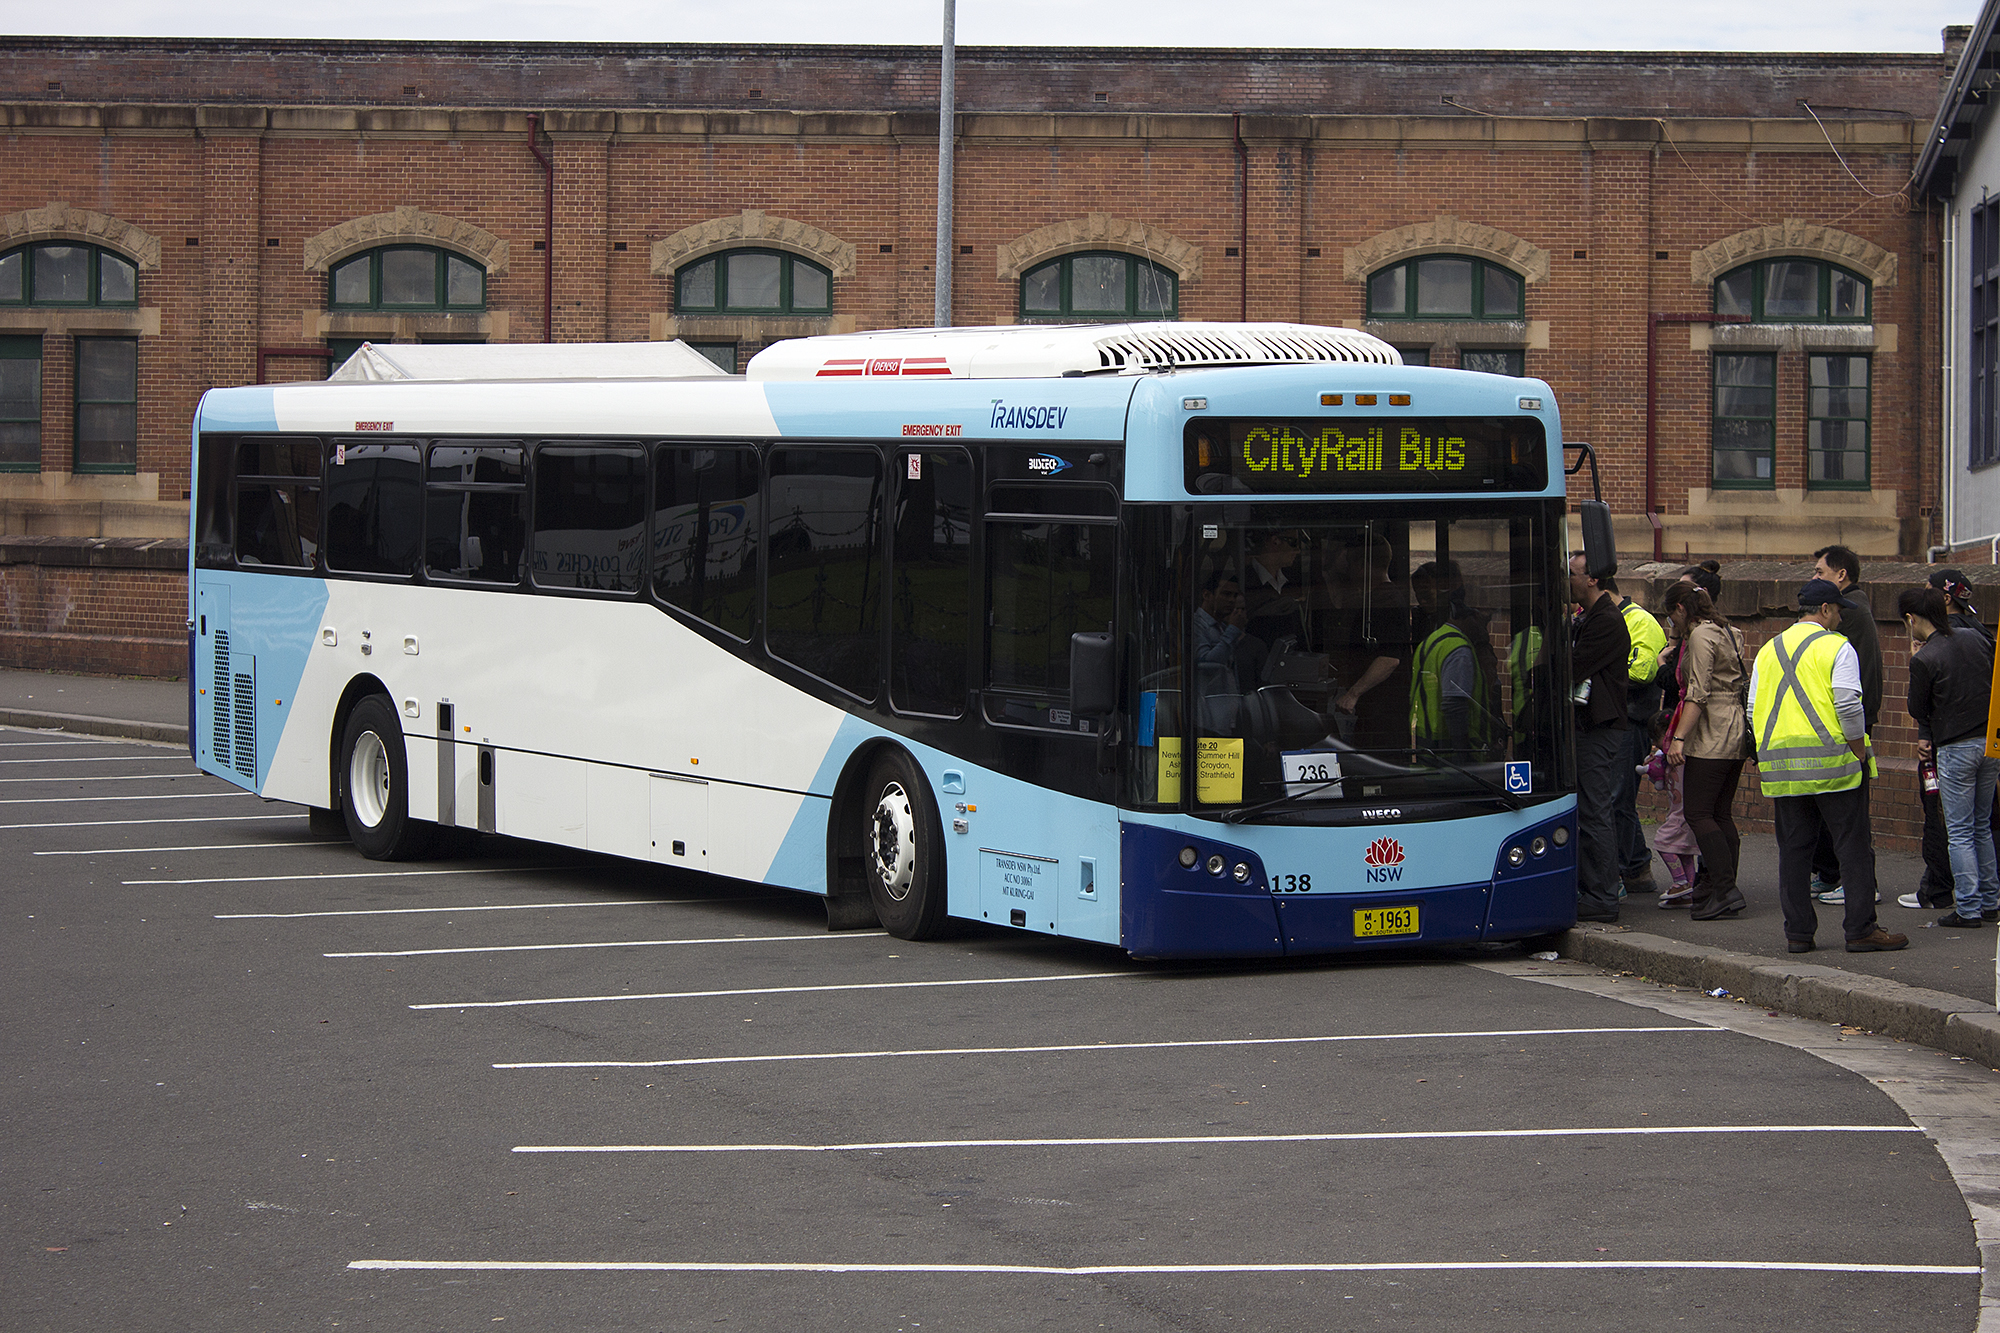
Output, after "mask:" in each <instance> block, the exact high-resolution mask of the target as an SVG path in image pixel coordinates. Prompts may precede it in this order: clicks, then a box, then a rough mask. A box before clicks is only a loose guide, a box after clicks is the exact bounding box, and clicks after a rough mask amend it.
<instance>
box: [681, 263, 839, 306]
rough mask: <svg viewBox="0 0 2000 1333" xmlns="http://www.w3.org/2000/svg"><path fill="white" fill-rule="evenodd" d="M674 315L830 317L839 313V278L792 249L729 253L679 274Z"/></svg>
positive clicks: (682, 269)
mask: <svg viewBox="0 0 2000 1333" xmlns="http://www.w3.org/2000/svg"><path fill="white" fill-rule="evenodd" d="M674 312H675V313H676V314H683V315H827V314H831V313H833V273H832V272H831V271H830V270H828V269H826V268H824V267H822V266H821V265H819V264H815V263H814V262H813V261H812V260H810V259H806V258H804V257H803V256H800V255H795V254H792V253H791V252H790V251H788V250H769V249H762V248H756V247H751V248H745V249H738V250H724V251H722V252H720V253H719V254H712V255H704V256H702V257H701V258H700V259H697V260H695V261H694V262H693V263H691V264H683V265H682V266H681V267H680V268H679V269H677V270H675V272H674Z"/></svg>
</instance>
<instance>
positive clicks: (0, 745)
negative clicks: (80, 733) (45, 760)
mask: <svg viewBox="0 0 2000 1333" xmlns="http://www.w3.org/2000/svg"><path fill="white" fill-rule="evenodd" d="M8 734H9V735H14V736H40V735H43V734H44V733H42V732H39V731H9V732H8ZM117 744H119V742H118V741H111V740H75V741H0V750H46V749H51V748H53V747H55V746H58V745H96V746H104V745H117Z"/></svg>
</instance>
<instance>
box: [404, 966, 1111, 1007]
mask: <svg viewBox="0 0 2000 1333" xmlns="http://www.w3.org/2000/svg"><path fill="white" fill-rule="evenodd" d="M1144 975H1145V974H1144V973H1143V972H1065V973H1062V974H1060V975H1057V976H1046V977H973V978H964V979H959V980H953V981H862V982H851V983H849V984H847V985H843V986H760V987H756V988H754V989H748V990H683V991H656V992H653V993H650V994H645V995H561V996H554V997H551V998H547V999H537V1000H456V1001H452V1002H449V1003H446V1004H413V1005H411V1006H410V1008H412V1009H513V1008H518V1007H520V1006H522V1005H529V1004H608V1003H610V1002H611V1001H613V1000H710V999H716V998H719V997H722V996H726V995H825V994H830V993H831V992H833V991H843V990H915V989H919V988H922V987H929V986H1010V985H1019V984H1023V983H1026V982H1035V981H1096V980H1099V979H1102V978H1105V977H1135V976H1144Z"/></svg>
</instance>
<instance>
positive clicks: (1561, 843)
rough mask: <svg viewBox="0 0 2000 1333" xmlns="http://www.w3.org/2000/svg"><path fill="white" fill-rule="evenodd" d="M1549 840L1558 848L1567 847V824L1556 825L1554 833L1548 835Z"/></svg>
mask: <svg viewBox="0 0 2000 1333" xmlns="http://www.w3.org/2000/svg"><path fill="white" fill-rule="evenodd" d="M1549 838H1550V840H1551V841H1553V842H1554V843H1555V845H1556V846H1558V847H1567V846H1569V825H1567V824H1558V825H1556V827H1555V831H1554V832H1553V833H1551V834H1549Z"/></svg>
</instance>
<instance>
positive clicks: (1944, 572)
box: [1930, 569, 1965, 591]
mask: <svg viewBox="0 0 2000 1333" xmlns="http://www.w3.org/2000/svg"><path fill="white" fill-rule="evenodd" d="M1930 582H1931V586H1932V587H1933V588H1936V589H1938V590H1940V591H1943V590H1945V589H1948V588H1950V587H1951V585H1952V584H1954V583H1956V584H1957V585H1958V586H1959V587H1961V588H1963V587H1964V586H1965V575H1964V574H1963V573H1962V572H1960V571H1959V570H1956V569H1933V570H1932V571H1931V579H1930Z"/></svg>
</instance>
